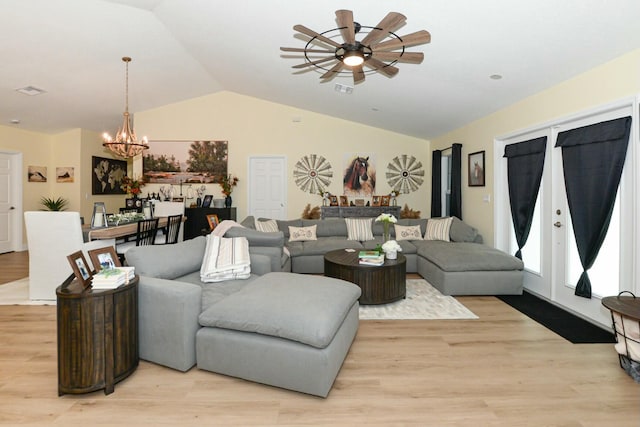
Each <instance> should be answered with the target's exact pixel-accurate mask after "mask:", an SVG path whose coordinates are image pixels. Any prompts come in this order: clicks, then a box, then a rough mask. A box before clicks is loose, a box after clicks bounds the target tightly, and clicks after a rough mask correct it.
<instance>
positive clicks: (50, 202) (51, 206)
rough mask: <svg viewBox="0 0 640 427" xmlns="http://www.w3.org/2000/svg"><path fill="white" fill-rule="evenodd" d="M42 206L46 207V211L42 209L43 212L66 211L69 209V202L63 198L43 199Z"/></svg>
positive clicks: (41, 200)
mask: <svg viewBox="0 0 640 427" xmlns="http://www.w3.org/2000/svg"><path fill="white" fill-rule="evenodd" d="M40 204H41V205H42V206H44V207H45V209H40V210H42V211H64V210H66V209H67V205H68V204H69V201H68V200H67V199H65V198H63V197H58V198H57V199H53V198H49V197H43V198H41V199H40Z"/></svg>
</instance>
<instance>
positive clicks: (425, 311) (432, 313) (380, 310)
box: [360, 279, 478, 320]
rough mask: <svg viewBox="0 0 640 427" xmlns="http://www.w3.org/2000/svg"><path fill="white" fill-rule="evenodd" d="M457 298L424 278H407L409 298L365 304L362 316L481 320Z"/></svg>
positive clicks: (363, 317)
mask: <svg viewBox="0 0 640 427" xmlns="http://www.w3.org/2000/svg"><path fill="white" fill-rule="evenodd" d="M477 318H478V316H476V315H475V314H473V313H472V312H471V311H470V310H469V309H468V308H467V307H465V306H464V305H462V304H460V303H459V302H458V301H457V300H456V299H455V298H454V297H451V296H446V295H442V294H441V293H440V291H438V290H437V289H436V288H434V287H433V286H431V285H430V284H429V283H427V281H426V280H422V279H408V280H407V298H406V299H401V300H400V301H396V302H392V303H390V304H381V305H361V306H360V319H361V320H365V319H477Z"/></svg>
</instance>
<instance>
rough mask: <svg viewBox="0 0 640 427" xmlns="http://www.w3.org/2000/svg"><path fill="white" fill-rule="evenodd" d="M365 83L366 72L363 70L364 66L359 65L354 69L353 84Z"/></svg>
mask: <svg viewBox="0 0 640 427" xmlns="http://www.w3.org/2000/svg"><path fill="white" fill-rule="evenodd" d="M363 81H364V70H363V69H362V65H358V66H357V67H353V83H354V84H358V83H362V82H363Z"/></svg>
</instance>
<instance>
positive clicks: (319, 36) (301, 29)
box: [293, 25, 341, 47]
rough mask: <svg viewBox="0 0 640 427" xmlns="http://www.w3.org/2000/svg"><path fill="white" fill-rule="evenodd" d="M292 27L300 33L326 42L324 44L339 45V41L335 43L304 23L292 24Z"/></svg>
mask: <svg viewBox="0 0 640 427" xmlns="http://www.w3.org/2000/svg"><path fill="white" fill-rule="evenodd" d="M293 29H294V30H296V31H298V32H300V33H302V34H305V35H307V36H309V37H313V38H315V39H316V40H319V41H321V42H324V43H326V44H328V45H330V46H333V47H340V46H341V45H340V43H337V42H335V41H333V40H331V39H330V38H328V37H325V36H323V35H322V34H320V33H316V32H315V31H313V30H310V29H309V28H307V27H305V26H304V25H294V26H293Z"/></svg>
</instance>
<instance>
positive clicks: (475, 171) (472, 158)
mask: <svg viewBox="0 0 640 427" xmlns="http://www.w3.org/2000/svg"><path fill="white" fill-rule="evenodd" d="M469 187H484V151H476V152H475V153H471V154H469Z"/></svg>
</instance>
